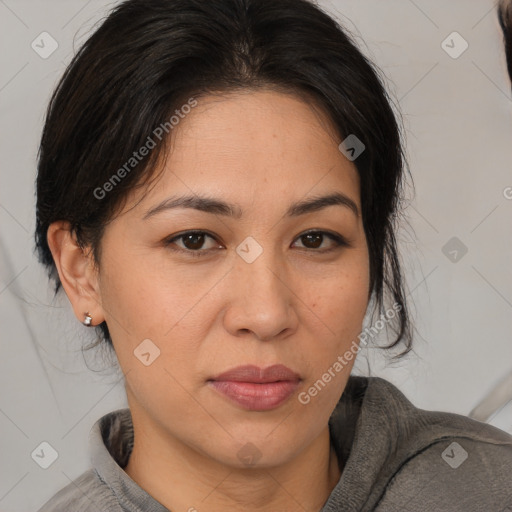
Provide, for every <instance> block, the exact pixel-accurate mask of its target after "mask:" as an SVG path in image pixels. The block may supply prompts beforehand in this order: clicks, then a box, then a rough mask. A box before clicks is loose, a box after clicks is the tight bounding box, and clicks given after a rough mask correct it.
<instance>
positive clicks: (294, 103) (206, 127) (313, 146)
mask: <svg viewBox="0 0 512 512" xmlns="http://www.w3.org/2000/svg"><path fill="white" fill-rule="evenodd" d="M339 139H340V137H339V135H338V134H337V133H336V130H335V128H334V127H333V125H332V123H331V121H330V119H329V118H328V116H327V115H325V114H324V113H323V112H322V110H321V109H319V108H318V107H317V106H316V105H315V104H314V103H312V102H308V101H307V99H305V98H303V97H299V96H295V95H291V94H284V93H281V92H276V91H272V90H257V91H241V92H231V93H227V94H219V95H211V96H205V97H201V98H199V99H198V100H197V106H195V107H194V108H193V109H191V110H190V111H189V113H187V114H186V115H183V116H182V117H181V119H180V120H179V123H178V124H177V125H176V126H175V127H174V129H173V131H172V132H171V137H170V139H169V142H170V144H169V147H170V150H169V152H168V153H167V154H166V155H165V163H164V164H163V171H162V173H161V175H160V176H159V179H158V184H157V185H156V186H155V187H153V188H152V189H151V190H150V191H149V192H148V193H147V195H146V197H144V199H143V200H142V201H141V207H143V208H144V207H147V205H148V203H149V204H151V203H154V202H155V201H157V200H159V199H161V198H163V197H165V196H166V195H169V194H171V193H172V194H176V193H187V194H191V193H192V194H194V193H196V194H205V193H208V194H214V195H216V196H223V197H225V198H226V199H227V200H228V199H229V200H231V201H233V202H237V203H239V204H242V203H245V204H247V205H249V204H254V203H255V202H256V203H258V205H259V206H263V205H265V204H268V203H269V202H273V203H275V202H278V203H279V202H281V203H282V202H283V200H284V199H285V198H287V197H294V198H295V199H298V198H300V197H303V196H305V195H307V194H308V192H309V191H311V192H312V193H314V194H319V193H324V192H329V191H331V190H338V191H340V192H343V193H346V194H347V195H349V196H350V197H351V198H352V199H353V201H354V202H355V203H356V204H360V198H359V178H358V174H357V170H356V168H355V165H354V164H353V163H352V162H350V161H349V160H348V159H347V158H345V157H344V155H343V154H342V153H341V152H340V151H339V149H338V145H339V143H340V142H341V141H340V140H339ZM287 202H288V201H287Z"/></svg>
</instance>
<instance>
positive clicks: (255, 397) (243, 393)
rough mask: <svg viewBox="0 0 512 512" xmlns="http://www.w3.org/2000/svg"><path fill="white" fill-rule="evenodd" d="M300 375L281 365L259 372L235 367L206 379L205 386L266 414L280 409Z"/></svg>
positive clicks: (241, 404)
mask: <svg viewBox="0 0 512 512" xmlns="http://www.w3.org/2000/svg"><path fill="white" fill-rule="evenodd" d="M301 380H302V379H301V378H300V376H299V375H298V374H297V373H296V372H294V371H292V370H291V369H290V368H288V367H286V366H284V365H281V364H279V365H273V366H269V367H268V368H265V369H261V368H259V367H258V366H254V365H246V366H238V367H236V368H233V369H231V370H228V371H227V372H224V373H221V374H220V375H217V376H216V377H213V378H212V379H209V380H208V384H209V385H210V386H211V387H212V388H213V389H215V390H216V391H217V392H219V393H220V394H222V395H223V396H225V397H227V398H228V399H229V400H230V401H231V402H234V403H236V404H237V405H239V406H240V407H242V408H243V409H246V410H251V411H267V410H271V409H275V408H276V407H279V406H280V405H282V404H283V403H284V402H286V401H287V400H288V399H289V398H290V396H291V395H292V394H293V393H294V391H295V390H296V389H297V387H298V386H299V385H300V382H301Z"/></svg>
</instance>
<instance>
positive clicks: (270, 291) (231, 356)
mask: <svg viewBox="0 0 512 512" xmlns="http://www.w3.org/2000/svg"><path fill="white" fill-rule="evenodd" d="M340 142H341V140H339V137H338V136H337V135H336V134H335V132H334V130H333V129H332V127H331V126H330V125H329V123H328V121H327V119H326V118H325V117H324V116H323V115H322V114H321V113H320V112H319V111H317V110H315V109H313V108H312V107H311V106H309V105H308V104H307V103H305V102H304V101H303V100H302V99H300V98H299V97H294V96H288V95H284V94H280V93H278V92H274V91H266V90H265V91H263V90H260V91H258V92H243V93H237V94H234V93H232V94H227V95H223V96H208V97H205V98H201V99H199V100H198V104H197V106H196V107H195V108H193V109H192V110H191V112H190V113H189V114H188V115H187V116H186V117H184V118H183V119H181V120H180V122H179V124H178V125H177V126H176V127H175V128H174V131H173V139H172V146H173V149H172V151H171V152H170V153H169V154H168V155H167V161H166V163H165V169H164V171H163V174H162V175H161V177H160V178H159V181H158V183H157V184H156V186H154V187H152V188H150V190H149V191H148V192H146V195H144V192H143V191H137V192H136V193H134V194H133V195H132V196H130V198H129V201H128V203H127V204H126V207H125V208H124V210H123V212H122V214H121V215H119V216H117V217H116V218H115V220H114V221H113V222H112V223H111V224H109V225H108V227H107V228H106V231H105V234H104V237H103V239H102V253H101V262H100V270H99V275H98V291H99V295H100V303H101V305H102V309H101V311H100V314H101V315H102V316H103V317H104V318H105V320H106V322H107V324H108V327H109V330H110V333H111V336H112V339H113V343H114V348H115V351H116V354H117V357H118V359H119V363H120V365H121V368H122V370H123V372H124V373H125V375H126V390H127V394H128V399H129V404H130V407H131V409H132V414H133V415H134V417H135V416H137V418H139V420H140V421H141V422H142V421H143V422H145V423H146V425H151V427H152V428H153V429H156V430H158V432H159V433H160V435H161V437H162V438H165V439H167V440H168V441H169V442H170V443H173V444H175V445H176V444H179V445H180V446H186V447H188V448H192V449H194V450H196V451H197V452H198V453H201V454H203V455H205V456H208V457H209V458H211V459H214V460H216V461H218V462H221V463H223V464H227V465H231V466H237V467H240V466H242V465H243V463H244V462H243V461H242V458H241V453H242V454H243V450H249V451H250V450H254V451H255V452H256V451H257V453H258V464H259V465H261V466H262V467H265V466H272V465H277V464H280V463H283V462H285V461H286V460H290V459H292V458H293V456H294V455H295V454H297V453H298V452H299V451H300V450H302V449H303V447H304V446H306V445H307V444H308V443H311V442H312V441H313V440H314V439H315V437H317V436H318V435H319V434H320V432H321V431H322V430H324V429H325V428H326V425H327V422H328V419H329V416H330V414H331V413H332V410H333V409H334V407H335V405H336V403H337V401H338V400H339V398H340V395H341V393H342V391H343V389H344V387H345V384H346V381H347V379H348V377H349V374H350V371H351V368H352V366H353V363H354V360H353V359H352V361H349V362H348V363H347V364H346V365H345V366H344V367H343V368H342V369H341V370H337V371H335V372H334V374H335V376H334V377H332V370H331V379H329V382H327V383H326V384H325V385H324V386H321V387H320V390H319V389H318V386H317V392H316V393H314V394H313V395H311V394H308V396H309V397H310V399H309V400H306V399H305V398H304V397H305V393H307V392H308V390H309V389H310V388H311V387H312V386H314V384H315V382H317V381H318V380H319V379H321V378H322V375H324V374H325V372H326V371H327V370H328V369H329V368H332V367H333V364H334V363H335V362H336V361H337V360H338V356H340V355H343V354H344V353H345V352H346V351H347V350H348V349H349V347H350V346H351V344H352V343H353V342H354V340H357V335H358V334H359V333H360V330H361V326H362V321H363V318H364V315H365V311H366V307H367V303H368V291H369V290H368V287H369V261H368V250H367V244H366V239H365V234H364V229H363V224H362V217H361V215H360V213H359V212H360V210H361V203H360V189H359V180H358V175H357V172H356V168H355V166H354V164H353V163H352V162H350V161H349V160H347V159H346V158H345V157H344V156H343V154H342V153H341V152H340V151H339V149H338V144H339V143H340ZM334 194H337V195H338V197H342V196H345V199H343V198H342V199H341V201H337V202H336V201H332V202H331V204H329V205H327V206H325V205H324V207H318V205H317V207H316V208H312V207H310V208H302V209H301V208H295V209H292V206H293V205H296V204H297V203H302V202H310V201H311V200H312V199H314V198H318V197H321V196H331V195H334ZM182 196H187V197H188V196H191V197H192V198H195V199H198V198H205V197H208V198H210V199H214V200H215V201H217V202H219V203H223V204H226V205H230V207H226V206H224V207H221V206H219V205H218V204H217V205H214V204H213V203H209V206H208V204H206V206H205V203H203V204H202V206H199V208H200V209H196V208H194V204H193V202H192V201H189V202H188V203H185V204H182V205H181V206H176V205H175V207H171V206H172V205H171V204H170V200H172V199H176V198H179V197H182ZM141 198H143V199H142V200H141ZM347 199H348V200H347ZM333 202H334V203H336V204H332V203H333ZM350 202H353V206H355V209H356V212H357V213H356V212H354V210H353V209H352V208H351V207H350V206H347V204H349V203H350ZM340 203H341V204H340ZM197 204H199V203H196V205H197ZM320 206H321V205H320ZM230 208H231V210H230ZM290 209H292V211H291V213H290V211H289V210H290ZM190 231H194V232H195V233H190ZM141 343H142V345H141ZM278 364H279V365H284V366H286V367H287V368H288V369H289V370H291V371H292V372H293V373H294V375H295V377H291V376H290V375H288V374H285V373H283V374H279V375H277V374H270V375H267V377H268V379H263V380H267V381H273V383H271V382H267V383H266V384H264V383H261V382H259V383H255V382H252V383H249V382H247V381H249V380H251V375H249V376H248V375H247V374H244V373H243V372H242V373H238V374H237V375H236V376H231V377H227V378H220V379H218V380H214V379H215V378H216V377H218V376H219V375H220V374H222V373H224V372H226V371H228V370H231V369H233V368H236V367H239V366H244V365H253V366H256V367H258V368H262V369H265V368H267V367H269V366H272V365H278ZM338 368H339V367H338ZM256 373H257V372H256ZM254 375H256V374H253V375H252V377H254ZM259 376H260V377H261V375H259ZM237 378H238V381H237V382H234V380H237ZM279 378H283V379H284V381H281V383H280V384H278V383H276V380H278V379H279ZM233 379H234V380H233ZM244 379H245V383H241V382H239V381H240V380H241V381H244ZM212 380H213V381H212ZM252 380H254V379H252ZM260 380H261V379H260ZM299 396H301V397H302V400H300V399H299ZM305 402H307V403H305ZM249 443H250V444H249ZM244 447H245V448H244ZM248 447H251V448H248ZM240 450H242V451H240Z"/></svg>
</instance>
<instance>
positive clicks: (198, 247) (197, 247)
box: [164, 230, 350, 257]
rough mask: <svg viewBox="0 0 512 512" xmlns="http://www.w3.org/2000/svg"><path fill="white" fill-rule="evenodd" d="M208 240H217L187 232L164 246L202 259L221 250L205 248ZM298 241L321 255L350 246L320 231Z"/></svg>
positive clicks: (307, 248) (311, 232)
mask: <svg viewBox="0 0 512 512" xmlns="http://www.w3.org/2000/svg"><path fill="white" fill-rule="evenodd" d="M208 238H209V239H211V240H214V241H215V240H216V238H215V237H214V236H213V235H210V234H209V233H207V232H206V231H200V230H193V231H186V232H184V233H180V234H178V235H172V236H171V237H170V238H167V239H165V240H164V245H165V246H166V247H167V248H169V249H170V250H172V251H176V252H181V253H185V254H186V255H187V256H188V255H190V256H193V257H202V256H207V255H208V254H209V253H210V252H211V251H213V250H214V249H215V248H216V247H217V248H219V244H213V245H210V247H207V248H204V244H205V242H206V240H207V239H208ZM296 240H301V241H302V244H303V248H304V250H306V251H311V252H317V253H321V254H323V253H327V252H331V251H334V250H336V249H338V248H340V247H349V246H350V244H349V243H348V242H347V240H345V238H343V237H342V236H341V235H338V234H336V233H331V232H328V231H320V230H316V231H314V230H311V231H308V232H306V233H303V234H302V235H300V236H299V237H298V238H297V239H296ZM326 240H329V241H330V242H331V244H330V247H327V248H325V247H324V248H323V249H320V247H321V246H322V245H324V242H325V241H326ZM178 242H180V243H181V245H180V244H178ZM299 248H301V247H299Z"/></svg>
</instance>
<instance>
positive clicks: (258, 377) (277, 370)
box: [211, 364, 300, 383]
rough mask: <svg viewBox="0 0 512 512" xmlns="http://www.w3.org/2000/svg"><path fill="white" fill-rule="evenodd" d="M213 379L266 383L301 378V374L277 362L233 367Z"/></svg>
mask: <svg viewBox="0 0 512 512" xmlns="http://www.w3.org/2000/svg"><path fill="white" fill-rule="evenodd" d="M211 380H231V381H237V382H256V383H265V382H278V381H280V380H286V381H290V380H300V376H299V375H298V374H297V373H295V372H294V371H293V370H290V368H288V367H287V366H284V365H282V364H275V365H272V366H269V367H268V368H265V369H263V368H260V367H259V366H254V365H245V366H237V367H236V368H231V370H228V371H227V372H224V373H221V374H220V375H217V376H216V377H213V378H212V379H211Z"/></svg>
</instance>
